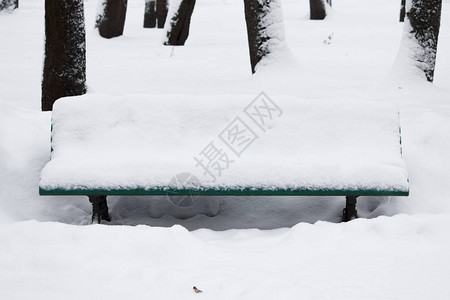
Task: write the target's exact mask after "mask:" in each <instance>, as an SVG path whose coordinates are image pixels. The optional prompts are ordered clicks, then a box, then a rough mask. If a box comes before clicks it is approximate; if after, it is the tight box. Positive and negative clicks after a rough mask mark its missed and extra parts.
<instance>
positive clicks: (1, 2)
mask: <svg viewBox="0 0 450 300" xmlns="http://www.w3.org/2000/svg"><path fill="white" fill-rule="evenodd" d="M16 8H19V0H0V11H2V10H8V11H12V10H14V9H16Z"/></svg>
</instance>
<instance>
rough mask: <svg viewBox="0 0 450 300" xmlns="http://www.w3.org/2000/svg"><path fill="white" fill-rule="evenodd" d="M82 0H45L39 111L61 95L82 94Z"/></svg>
mask: <svg viewBox="0 0 450 300" xmlns="http://www.w3.org/2000/svg"><path fill="white" fill-rule="evenodd" d="M83 2H84V1H83V0H71V1H62V0H59V1H56V0H46V1H45V58H44V74H43V79H42V110H43V111H48V110H52V108H53V103H54V102H55V101H56V100H57V99H59V98H61V97H65V96H77V95H82V94H85V93H86V42H85V29H84V7H83Z"/></svg>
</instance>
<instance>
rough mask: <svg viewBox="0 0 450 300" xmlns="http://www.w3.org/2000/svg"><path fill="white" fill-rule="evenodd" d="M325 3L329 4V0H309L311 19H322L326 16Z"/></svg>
mask: <svg viewBox="0 0 450 300" xmlns="http://www.w3.org/2000/svg"><path fill="white" fill-rule="evenodd" d="M326 4H328V5H329V6H331V0H309V8H310V11H311V14H310V19H311V20H323V19H325V17H326V16H327V11H326V7H325V6H326Z"/></svg>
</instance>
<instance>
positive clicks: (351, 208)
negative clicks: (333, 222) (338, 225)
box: [342, 196, 358, 222]
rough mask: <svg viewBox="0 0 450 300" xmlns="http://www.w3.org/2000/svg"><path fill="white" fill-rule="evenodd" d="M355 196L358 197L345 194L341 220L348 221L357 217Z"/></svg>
mask: <svg viewBox="0 0 450 300" xmlns="http://www.w3.org/2000/svg"><path fill="white" fill-rule="evenodd" d="M356 198H358V196H345V208H344V210H343V211H342V222H348V221H350V220H353V219H356V218H358V212H357V211H356Z"/></svg>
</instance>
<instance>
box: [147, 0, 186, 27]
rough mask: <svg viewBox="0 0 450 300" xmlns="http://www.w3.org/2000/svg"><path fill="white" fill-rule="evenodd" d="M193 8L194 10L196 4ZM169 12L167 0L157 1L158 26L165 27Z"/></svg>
mask: <svg viewBox="0 0 450 300" xmlns="http://www.w3.org/2000/svg"><path fill="white" fill-rule="evenodd" d="M194 4H195V3H194ZM192 10H194V6H192ZM167 12H168V6H167V0H157V1H156V17H157V19H158V28H164V24H166V19H167ZM191 15H192V12H191ZM189 18H190V17H189Z"/></svg>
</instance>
